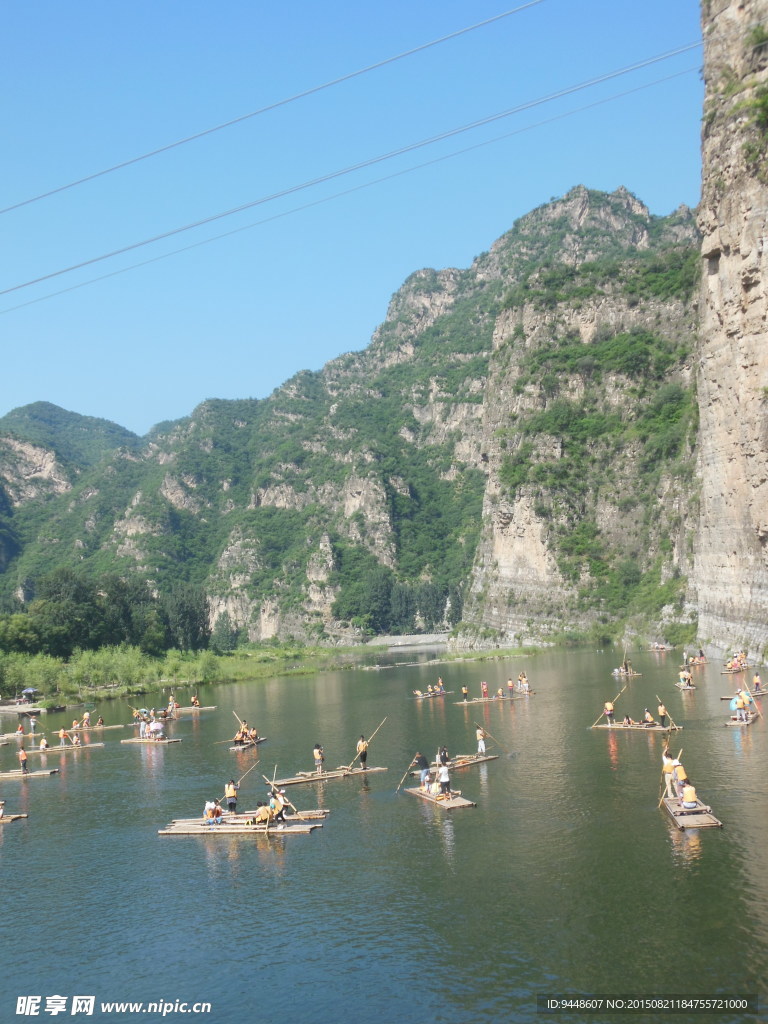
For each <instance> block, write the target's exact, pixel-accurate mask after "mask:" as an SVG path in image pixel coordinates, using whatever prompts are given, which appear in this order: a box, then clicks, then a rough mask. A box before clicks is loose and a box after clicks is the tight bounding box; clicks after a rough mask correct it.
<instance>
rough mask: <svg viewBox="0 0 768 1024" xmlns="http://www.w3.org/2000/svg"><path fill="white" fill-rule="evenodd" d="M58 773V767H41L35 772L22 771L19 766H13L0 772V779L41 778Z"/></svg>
mask: <svg viewBox="0 0 768 1024" xmlns="http://www.w3.org/2000/svg"><path fill="white" fill-rule="evenodd" d="M58 773H59V769H58V768H42V769H40V770H39V771H36V772H23V771H22V770H21V768H14V769H13V771H10V772H0V779H42V778H47V777H48V776H49V775H58Z"/></svg>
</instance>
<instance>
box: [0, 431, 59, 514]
mask: <svg viewBox="0 0 768 1024" xmlns="http://www.w3.org/2000/svg"><path fill="white" fill-rule="evenodd" d="M0 480H2V483H3V486H4V489H5V492H6V494H7V495H8V498H9V500H10V502H11V505H12V506H14V507H18V506H19V505H24V504H26V503H28V502H32V501H39V500H40V499H41V498H48V497H51V496H53V495H57V494H65V493H66V492H67V491H69V490H71V488H72V481H71V480H70V477H69V474H68V473H67V472H66V470H65V469H64V467H63V466H62V465H61V464H60V463H59V462H58V460H57V459H56V455H55V454H54V452H52V451H51V450H50V449H48V448H43V447H41V446H39V445H35V444H30V443H29V442H28V441H17V440H14V438H12V437H2V438H0Z"/></svg>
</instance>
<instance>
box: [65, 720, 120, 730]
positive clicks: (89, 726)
mask: <svg viewBox="0 0 768 1024" xmlns="http://www.w3.org/2000/svg"><path fill="white" fill-rule="evenodd" d="M131 725H133V723H132V722H131ZM125 728H127V726H126V725H125V723H124V722H118V724H117V725H78V726H77V727H76V728H74V729H67V732H96V730H97V729H98V730H99V731H101V730H102V729H125Z"/></svg>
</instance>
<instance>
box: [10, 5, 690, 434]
mask: <svg viewBox="0 0 768 1024" xmlns="http://www.w3.org/2000/svg"><path fill="white" fill-rule="evenodd" d="M521 2H525V0H521ZM516 6H520V4H515V3H514V2H510V0H473V2H472V3H467V2H466V0H383V2H381V3H379V4H370V5H368V4H360V3H356V4H352V3H348V2H344V0H342V2H339V0H336V2H333V3H332V2H329V0H296V2H294V3H292V4H266V3H263V2H260V0H247V2H246V0H230V2H228V3H227V4H213V3H210V2H205V3H203V2H197V0H184V2H182V0H160V2H158V0H130V2H128V0H111V2H110V3H104V2H103V0H78V3H76V4H64V3H61V0H6V2H5V3H4V4H3V5H2V7H1V8H0V90H2V95H3V97H4V102H3V104H2V107H1V108H0V123H1V124H2V137H3V140H4V144H3V147H2V152H0V207H2V208H6V207H9V206H12V205H14V204H18V203H22V202H24V201H25V200H28V199H32V198H34V197H35V196H38V195H40V194H42V193H45V192H48V191H49V190H52V189H56V188H59V187H60V186H63V185H66V184H68V183H69V182H72V181H75V180H78V179H80V178H82V177H85V176H88V175H91V174H94V173H95V172H98V171H101V170H104V169H106V168H109V167H111V166H113V165H115V164H118V163H121V162H123V161H126V160H130V159H132V158H134V157H137V156H140V155H141V154H144V153H147V152H149V151H151V150H154V149H156V148H159V147H162V146H165V145H167V144H169V143H172V142H175V141H177V140H179V139H182V138H186V137H188V136H191V135H195V134H197V133H199V132H202V131H204V130H205V129H208V128H211V127H213V126H216V125H219V124H222V123H223V122H227V121H230V120H232V119H234V118H238V117H241V116H242V115H244V114H248V113H250V112H252V111H256V110H259V109H260V108H262V107H265V106H269V105H271V104H275V103H277V102H278V101H281V100H284V99H287V98H289V97H292V96H295V95H297V94H299V93H302V92H305V91H307V90H311V89H313V88H315V87H316V86H320V85H322V84H324V83H326V82H330V81H332V80H335V79H337V78H340V77H342V76H345V75H349V74H350V73H351V72H355V71H357V70H359V69H362V68H366V67H368V66H370V65H374V64H378V63H379V62H381V61H384V60H386V59H387V58H390V57H394V56H396V55H398V54H401V53H404V52H406V51H409V50H411V49H414V48H416V47H419V46H422V45H423V44H425V43H429V42H431V41H432V40H437V39H440V38H442V37H444V36H446V35H449V34H450V33H454V32H457V31H458V30H460V29H463V28H466V27H468V26H471V25H474V24H477V23H478V22H481V21H484V20H485V19H490V18H493V17H495V16H497V15H500V14H502V13H503V12H506V11H510V10H512V9H513V8H515V7H516ZM699 40H700V25H699V5H698V3H696V2H695V0H672V2H670V0H645V2H644V3H642V4H629V3H616V0H540V2H538V3H535V4H534V5H533V6H530V7H528V8H527V9H524V10H520V11H518V12H517V13H514V14H510V15H509V16H507V17H504V18H501V19H499V20H496V21H494V22H493V23H491V24H489V25H486V26H484V27H480V28H477V29H475V30H473V31H471V32H468V33H466V34H463V35H460V36H457V37H455V38H452V39H449V40H447V41H445V42H442V43H440V44H439V45H436V46H433V47H430V48H429V49H426V50H422V51H420V52H418V53H415V54H413V55H412V56H408V57H404V58H403V59H401V60H397V61H393V62H391V63H389V64H386V65H385V66H383V67H379V68H376V69H375V70H371V71H368V72H366V73H365V74H363V75H360V76H357V77H355V78H352V79H349V80H347V81H344V82H342V83H340V84H338V85H335V86H333V87H331V88H327V89H323V90H321V91H319V92H315V93H313V94H312V95H309V96H306V97H305V98H302V99H297V100H295V101H294V102H291V103H288V104H285V105H282V106H280V107H278V108H276V109H272V110H270V111H268V112H266V113H264V114H261V115H259V116H256V117H251V118H248V119H247V120H244V121H241V122H240V123H238V124H235V125H233V126H232V127H229V128H226V129H223V130H221V131H217V132H213V133H210V134H208V135H206V136H205V137H204V138H200V139H197V140H195V141H192V142H189V143H187V144H185V145H181V146H177V147H175V148H173V149H171V150H169V151H167V152H165V153H162V154H160V155H158V156H155V157H152V158H151V159H146V160H142V161H140V162H139V163H135V164H132V165H131V166H129V167H126V168H123V169H122V170H117V171H114V172H113V173H109V174H105V175H102V176H100V177H98V178H96V179H95V180H93V181H90V182H87V183H85V184H83V185H80V186H78V187H75V188H69V189H66V190H64V191H61V192H58V193H57V194H55V195H53V196H49V197H48V198H44V199H40V200H37V201H35V202H31V203H27V204H26V205H23V206H19V207H17V208H16V209H12V210H9V211H8V212H5V213H2V214H0V240H1V241H0V291H4V290H6V289H14V290H11V291H8V292H7V293H6V294H4V295H1V296H0V336H1V337H2V346H3V348H2V351H3V373H2V374H1V375H0V415H2V414H4V413H6V412H8V411H9V410H10V409H12V408H15V407H17V406H20V405H25V404H27V403H29V402H34V401H49V402H54V403H55V404H57V405H60V406H62V407H63V408H65V409H70V410H72V411H74V412H78V413H81V414H83V415H88V416H100V417H104V418H106V419H110V420H114V421H115V422H117V423H120V424H122V425H123V426H125V427H127V428H129V429H130V430H133V431H135V432H136V433H139V434H144V433H145V432H146V431H147V430H149V428H150V427H151V426H152V425H153V424H155V423H157V422H160V421H161V420H167V419H176V418H178V417H181V416H185V415H188V414H189V413H191V412H192V410H193V409H194V407H195V406H196V405H197V404H198V403H199V402H201V401H204V400H205V399H206V398H248V397H251V398H261V397H265V396H266V395H268V394H269V393H270V392H271V391H272V390H273V389H274V388H275V387H277V386H279V385H280V384H281V383H282V382H283V381H285V380H287V379H288V378H289V377H291V376H292V375H293V374H294V373H296V372H297V371H298V370H301V369H319V368H320V367H322V366H323V365H324V364H325V363H326V362H328V360H330V359H333V358H334V357H336V356H338V355H340V354H342V353H343V352H349V351H354V350H359V349H362V348H365V346H366V345H367V344H368V342H369V340H370V337H371V334H372V332H373V331H374V330H375V328H376V326H377V325H378V324H379V323H380V322H381V321H382V320H383V319H384V316H385V314H386V310H387V305H388V302H389V299H390V297H391V295H392V294H393V292H395V291H396V290H397V289H398V288H399V287H400V285H401V284H402V282H403V281H404V279H405V278H406V277H407V276H408V275H409V274H410V273H412V272H413V271H415V270H417V269H419V268H422V267H435V268H441V267H449V266H454V267H466V266H469V264H470V263H471V262H472V260H473V258H474V257H475V256H477V255H478V254H479V253H480V252H482V251H484V250H486V249H488V248H489V247H490V245H491V244H492V243H493V241H494V240H495V239H496V238H498V237H499V236H500V235H501V234H503V233H504V232H505V231H506V230H508V229H509V228H510V227H511V225H512V223H513V222H514V221H515V220H516V219H517V218H518V217H520V216H522V215H523V214H525V213H527V212H529V211H530V210H532V209H534V208H535V207H537V206H539V205H541V204H542V203H545V202H548V201H549V200H550V199H551V198H552V197H554V196H560V195H563V194H564V193H565V192H567V191H568V190H569V189H570V188H572V187H573V186H574V185H578V184H583V185H586V186H588V187H589V188H594V189H604V190H607V191H612V190H614V189H616V188H618V187H619V186H620V185H624V186H626V187H627V188H628V189H629V190H630V191H631V192H633V193H634V194H635V195H636V196H637V197H638V198H639V199H641V200H642V201H643V202H644V203H646V205H647V206H648V207H649V208H650V210H651V212H652V213H654V214H660V215H661V214H667V213H670V212H671V211H672V210H674V209H675V208H676V207H677V206H679V205H680V204H681V203H685V204H687V205H689V206H695V205H696V204H697V203H698V200H699V184H700V149H699V130H700V118H701V104H702V83H701V75H700V67H701V63H702V52H701V48H700V47H696V48H694V49H692V50H689V51H687V52H684V53H681V54H679V55H678V56H675V57H671V58H669V59H665V60H662V61H659V62H657V63H655V64H652V65H649V66H647V67H645V68H643V69H639V70H636V71H633V72H628V73H626V74H622V75H620V76H618V77H616V78H614V79H613V80H611V81H606V82H603V83H601V84H598V85H594V86H591V87H589V88H585V89H582V90H580V91H575V92H572V93H571V94H570V95H567V96H562V97H561V98H559V99H556V100H552V101H549V102H546V103H541V104H539V105H537V106H534V107H530V108H529V109H528V110H524V111H522V112H520V113H517V114H513V115H510V116H508V117H505V118H502V119H499V120H497V121H495V122H494V123H491V124H487V125H485V126H483V127H479V128H476V129H473V130H471V131H467V132H464V133H462V134H460V135H456V136H454V137H452V138H448V139H445V140H443V141H441V142H436V143H433V144H430V145H428V146H424V147H423V148H420V149H417V150H415V151H413V152H410V153H406V154H403V155H401V156H397V157H394V158H392V159H388V160H385V161H382V162H379V163H376V164H372V165H371V166H369V167H367V168H363V169H360V170H357V171H354V172H352V173H349V174H345V175H343V176H339V177H337V178H335V179H334V180H330V181H327V182H325V183H322V184H319V185H315V186H313V187H311V188H307V189H302V190H299V191H296V192H294V193H293V194H291V195H287V196H284V197H282V198H277V199H273V200H270V201H268V202H263V203H260V204H259V205H255V206H252V208H251V209H247V210H244V211H242V212H240V213H238V214H235V215H233V216H228V217H226V218H222V219H220V220H217V221H215V222H213V223H210V224H208V225H206V226H202V227H199V228H195V229H193V230H189V231H185V232H183V233H180V234H177V235H175V236H173V237H170V238H167V239H165V240H164V241H161V242H157V243H153V244H151V245H146V246H142V247H140V248H137V249H135V250H133V251H131V252H128V253H125V254H123V255H120V256H116V257H114V258H111V259H107V260H103V261H100V262H98V263H95V264H93V265H90V266H86V267H83V268H81V269H78V270H75V271H72V272H67V273H63V274H59V273H58V272H59V271H62V270H66V269H67V268H69V267H72V266H75V265H76V264H79V263H81V262H85V261H88V260H92V259H94V258H97V257H100V256H102V255H103V254H106V253H110V252H113V251H115V250H118V249H122V248H123V247H126V246H130V245H133V244H135V243H138V242H143V241H144V240H146V239H149V238H153V237H154V236H156V235H159V234H163V233H165V232H170V231H174V230H175V229H177V228H179V227H183V226H185V225H188V224H191V223H194V222H197V221H199V220H202V219H205V218H208V217H213V216H215V215H217V214H220V213H222V212H223V211H227V210H231V209H233V208H236V207H239V206H242V205H246V204H254V203H256V202H257V201H258V200H261V199H263V198H265V197H268V196H273V195H275V194H277V193H281V192H284V191H286V190H288V189H293V188H294V187H295V186H298V185H300V184H302V183H304V182H308V181H311V180H314V179H315V178H321V177H324V176H326V175H332V174H335V173H336V172H338V171H340V170H343V169H344V168H347V167H350V166H352V165H356V164H359V163H362V162H365V161H369V160H373V159H374V158H377V157H379V156H382V155H384V154H387V153H390V152H392V151H396V150H400V149H402V148H404V147H407V146H411V145H412V144H414V143H417V142H420V141H422V140H426V139H430V138H432V137H434V136H436V135H439V134H442V133H445V132H450V131H451V130H453V129H456V128H458V127H460V126H463V125H466V124H470V123H473V122H475V121H479V120H481V119H485V118H488V117H491V116H492V115H495V114H497V113H500V112H503V111H508V110H511V109H513V108H515V107H518V106H521V105H524V104H529V103H531V102H532V101H536V100H541V99H542V98H544V97H547V96H551V95H552V94H554V93H560V92H564V91H568V90H572V89H573V88H574V87H575V86H578V85H580V84H581V83H584V82H587V81H590V80H592V79H594V78H598V77H600V76H603V75H607V74H609V73H610V72H613V71H618V70H620V69H623V68H627V67H629V66H631V65H634V64H636V63H639V62H641V61H644V60H647V59H649V58H654V57H657V56H660V55H662V54H665V53H667V52H669V51H672V50H675V49H678V48H681V47H685V46H687V45H689V44H692V43H697V42H698V41H699ZM671 76H672V77H671ZM662 79H666V80H665V81H662ZM619 94H625V95H623V96H619ZM617 96H618V98H615V99H611V97H617ZM602 101H607V102H602ZM585 107H588V109H582V108H585ZM571 112H573V113H571ZM563 115H567V116H563ZM542 122H548V123H542ZM502 136H503V137H502ZM492 140H496V141H492ZM481 143H485V144H484V145H481ZM468 147H473V148H470V149H468ZM460 150H468V151H466V152H463V153H458V151H460ZM457 153H458V155H452V154H457ZM427 162H429V163H428V165H427V166H421V167H419V166H418V165H422V164H426V163H427ZM411 168H416V169H414V170H409V169H411ZM405 171H408V172H409V173H400V172H405ZM381 178H387V179H388V180H384V181H381V182H379V183H375V182H377V180H378V179H381ZM361 186H367V187H361ZM349 190H354V191H349ZM345 191H346V192H347V194H346V195H342V196H339V197H337V198H334V197H335V196H337V194H338V193H340V192H345ZM307 204H314V205H311V206H308V205H307ZM301 207H304V209H300V208H301ZM259 222H262V223H259ZM251 225H255V226H251ZM225 232H236V233H234V234H229V235H228V237H223V238H220V239H218V240H215V241H211V242H210V243H209V244H204V245H200V244H197V243H200V242H203V241H205V240H206V239H211V238H213V237H214V236H217V235H222V234H224V233H225ZM190 246H194V248H188V247H190ZM180 248H186V251H184V252H181V253H179V254H177V255H172V256H168V258H163V259H158V257H162V256H165V255H166V254H168V253H171V252H173V251H174V250H177V249H180ZM150 260H151V261H152V262H145V261H150ZM137 263H145V265H144V266H141V267H138V268H136V269H126V268H129V267H131V266H133V265H134V264H137ZM117 271H125V272H121V273H116V272H117ZM49 274H56V275H57V276H55V277H52V278H51V279H49V280H45V281H42V282H40V283H38V284H34V285H30V286H26V287H22V288H17V287H16V286H18V285H27V282H30V281H34V280H36V279H38V278H40V277H44V276H46V275H49ZM103 275H112V276H109V277H107V278H106V279H103V280H99V281H94V279H95V278H99V277H103ZM87 282H93V283H87ZM80 285H82V287H75V286H80ZM63 289H68V290H67V291H64V293H63V294H58V295H54V294H53V293H56V292H62V290H63ZM49 296H53V297H49ZM13 307H17V308H13Z"/></svg>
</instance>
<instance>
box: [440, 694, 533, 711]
mask: <svg viewBox="0 0 768 1024" xmlns="http://www.w3.org/2000/svg"><path fill="white" fill-rule="evenodd" d="M533 696H534V693H533V690H531V692H530V693H516V694H515V696H514V697H509V696H507V694H506V693H505V694H504V695H503V696H501V697H500V696H499V695H498V694H496V696H495V697H472V698H471V699H470V700H455V701H453V703H454V704H455V705H456V706H457V707H460V706H461V705H463V706H464V707H469V705H470V704H503V703H504V702H505V701H511V700H525V698H526V697H533Z"/></svg>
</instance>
